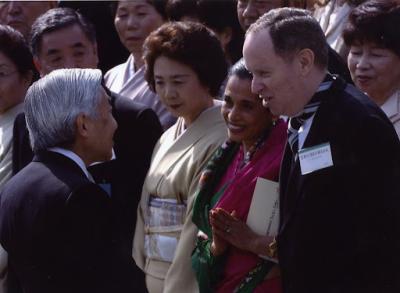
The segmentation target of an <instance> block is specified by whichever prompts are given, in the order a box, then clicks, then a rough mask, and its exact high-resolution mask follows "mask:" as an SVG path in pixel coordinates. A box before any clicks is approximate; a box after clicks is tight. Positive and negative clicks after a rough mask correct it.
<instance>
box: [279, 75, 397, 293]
mask: <svg viewBox="0 0 400 293" xmlns="http://www.w3.org/2000/svg"><path fill="white" fill-rule="evenodd" d="M341 84H342V85H343V87H344V86H345V83H344V82H343V83H341ZM336 86H337V88H336V89H335V90H333V91H330V93H329V94H328V95H327V96H326V97H325V99H324V100H323V101H322V103H321V105H320V107H319V109H318V111H317V113H316V115H315V117H314V120H313V123H312V126H311V128H310V132H309V133H308V136H307V138H306V141H305V143H304V148H307V147H311V146H317V145H320V144H322V143H326V142H329V143H330V147H331V151H332V159H333V164H334V165H333V166H331V167H328V168H325V169H321V170H318V171H314V172H313V173H310V174H307V175H301V171H300V164H299V161H298V160H297V162H296V163H293V156H292V152H291V150H290V148H289V147H288V146H287V147H286V150H285V154H284V158H283V161H282V168H281V176H280V200H281V201H280V209H281V214H280V215H281V218H280V230H279V234H278V257H279V262H280V265H281V270H282V280H283V285H284V292H287V293H288V292H290V293H292V292H296V293H314V292H315V293H317V292H318V293H321V292H324V293H329V292H338V293H339V292H340V293H346V292H352V293H353V292H379V293H385V292H400V269H399V268H400V252H399V247H400V143H399V140H398V138H397V136H396V133H395V131H394V128H393V126H392V124H391V123H390V121H389V120H388V118H387V117H386V116H385V114H384V113H383V112H382V111H381V110H380V109H379V108H378V107H377V106H376V105H375V104H374V103H373V102H371V101H370V99H368V97H366V96H365V95H363V94H362V93H360V92H359V91H358V90H356V89H355V88H354V87H353V86H350V85H348V86H347V87H346V89H345V90H343V87H342V86H340V84H339V85H337V84H336Z"/></svg>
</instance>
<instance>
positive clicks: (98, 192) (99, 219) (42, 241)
mask: <svg viewBox="0 0 400 293" xmlns="http://www.w3.org/2000/svg"><path fill="white" fill-rule="evenodd" d="M0 198H1V202H0V242H1V244H2V245H3V247H4V248H5V249H6V250H7V252H8V255H9V265H10V266H11V267H12V268H13V269H14V272H15V273H16V275H17V276H18V279H19V281H20V283H21V285H22V287H23V290H24V292H26V293H46V292H49V293H50V292H51V293H54V292H62V293H64V292H65V293H67V292H68V293H76V292H82V293H83V292H85V293H87V292H134V291H132V290H134V285H135V284H134V281H133V280H131V279H126V278H124V276H123V275H121V274H120V272H121V271H125V268H124V265H125V263H124V261H121V260H122V256H121V254H120V251H119V249H118V247H116V242H115V240H114V235H113V229H112V213H111V207H110V205H111V200H110V198H109V196H108V195H107V194H106V193H105V192H104V191H103V190H102V189H101V188H100V187H99V186H98V185H96V184H94V183H91V182H90V181H89V180H88V179H87V177H86V175H85V174H84V172H83V171H82V170H81V169H80V167H79V166H78V165H77V164H76V163H75V162H73V161H72V160H70V159H69V158H67V157H65V156H63V155H60V154H57V153H53V152H43V153H40V154H38V155H37V156H35V158H34V160H33V162H32V163H30V164H29V165H28V166H27V167H26V168H24V169H23V170H22V171H21V172H19V173H18V174H17V175H15V176H14V177H13V178H11V180H10V181H9V182H8V183H7V184H6V185H5V187H4V189H3V190H2V192H1V194H0Z"/></svg>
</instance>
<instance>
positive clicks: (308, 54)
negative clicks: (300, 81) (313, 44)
mask: <svg viewBox="0 0 400 293" xmlns="http://www.w3.org/2000/svg"><path fill="white" fill-rule="evenodd" d="M296 58H297V62H298V65H299V69H300V74H301V75H302V76H307V75H308V74H309V72H310V71H311V69H312V68H313V67H314V62H315V55H314V52H313V51H312V50H310V49H308V48H305V49H302V50H300V51H299V52H298V53H297V55H296Z"/></svg>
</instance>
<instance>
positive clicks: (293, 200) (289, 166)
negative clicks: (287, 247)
mask: <svg viewBox="0 0 400 293" xmlns="http://www.w3.org/2000/svg"><path fill="white" fill-rule="evenodd" d="M329 104H330V96H327V97H326V99H324V100H323V101H322V102H321V105H320V107H319V109H318V111H317V112H316V114H315V116H314V119H313V122H312V124H311V127H310V130H309V132H308V135H307V137H306V140H305V141H304V144H303V148H308V147H311V146H316V145H319V144H322V143H325V142H328V140H327V137H326V135H325V134H324V131H323V128H324V127H325V125H326V117H328V116H327V115H329V113H328V111H329V107H330V106H329ZM281 168H282V170H281V177H280V178H281V185H280V188H281V196H280V200H281V209H280V212H281V216H280V221H281V222H280V223H281V224H280V228H279V234H282V233H283V232H284V230H285V228H286V227H287V225H288V223H289V222H290V220H291V219H292V217H293V214H294V212H295V211H296V208H297V207H298V205H299V202H300V201H301V199H302V196H303V190H304V186H305V185H307V182H308V179H309V178H310V175H311V176H312V173H311V174H307V175H302V174H301V168H300V161H299V159H297V160H296V162H293V155H292V151H291V149H290V147H289V146H288V144H287V145H286V149H285V155H284V159H283V161H282V167H281ZM285 178H287V179H286V180H285ZM282 179H283V180H282Z"/></svg>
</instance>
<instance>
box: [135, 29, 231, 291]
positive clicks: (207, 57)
mask: <svg viewBox="0 0 400 293" xmlns="http://www.w3.org/2000/svg"><path fill="white" fill-rule="evenodd" d="M144 58H145V62H146V74H145V76H146V79H147V81H148V82H149V84H150V87H151V88H152V89H153V90H155V91H156V92H157V94H158V95H159V96H160V98H161V100H162V101H163V103H164V104H165V106H166V107H167V109H168V110H169V111H170V112H171V113H172V114H173V115H175V116H176V117H178V120H177V122H176V123H175V124H174V125H173V126H171V128H169V129H168V130H167V131H166V132H164V134H163V135H162V136H161V138H160V140H159V141H158V142H157V144H156V146H155V148H154V152H153V157H152V161H151V164H150V169H149V171H148V173H147V176H146V179H145V182H144V185H143V190H142V197H141V201H140V204H139V208H138V213H137V215H138V217H137V222H136V231H135V238H134V247H133V255H134V259H135V261H136V264H137V265H138V266H139V267H140V268H141V269H142V270H143V271H144V272H145V274H146V286H147V289H148V291H149V292H150V293H153V292H154V293H157V292H163V293H167V292H171V293H176V292H190V293H192V292H196V291H197V283H196V278H195V275H194V272H193V271H192V270H191V262H190V260H191V259H190V255H191V252H192V251H193V249H194V245H195V242H196V235H197V227H196V226H195V225H194V224H193V222H192V205H193V196H194V195H195V193H196V190H197V186H198V182H199V178H200V174H201V171H202V169H203V168H204V166H205V164H206V163H207V161H208V160H209V159H210V157H211V156H212V154H213V153H214V152H215V150H216V149H217V148H218V147H219V146H220V145H221V144H222V143H223V142H224V141H225V140H226V137H227V135H226V127H225V123H224V120H223V119H222V116H221V104H222V102H221V101H218V100H216V99H215V98H216V95H217V93H218V91H219V88H220V86H221V84H222V82H223V80H224V79H225V77H226V74H227V63H226V61H225V58H224V52H223V50H222V47H221V44H220V42H219V40H218V38H217V37H216V36H215V35H214V34H213V33H212V32H211V31H210V30H208V29H207V28H206V27H205V26H203V25H201V24H199V23H191V22H187V23H184V22H176V23H169V24H165V25H163V26H161V27H160V28H159V29H158V30H156V31H154V32H153V33H152V34H150V36H149V37H148V38H147V40H146V42H145V45H144Z"/></svg>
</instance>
